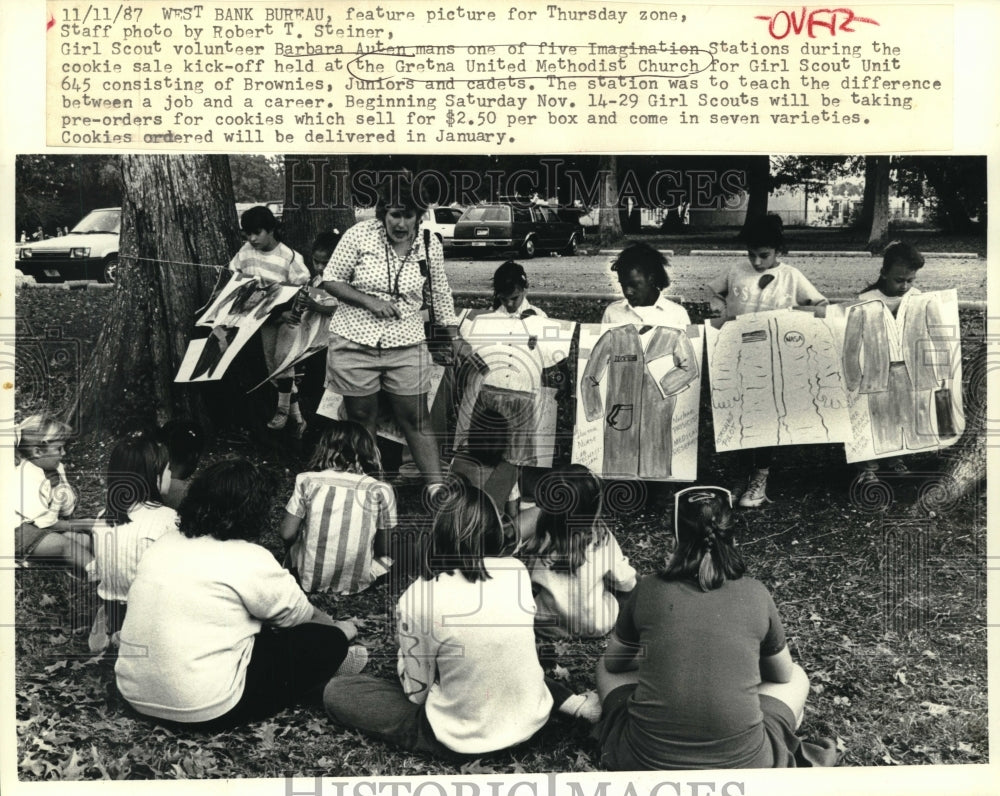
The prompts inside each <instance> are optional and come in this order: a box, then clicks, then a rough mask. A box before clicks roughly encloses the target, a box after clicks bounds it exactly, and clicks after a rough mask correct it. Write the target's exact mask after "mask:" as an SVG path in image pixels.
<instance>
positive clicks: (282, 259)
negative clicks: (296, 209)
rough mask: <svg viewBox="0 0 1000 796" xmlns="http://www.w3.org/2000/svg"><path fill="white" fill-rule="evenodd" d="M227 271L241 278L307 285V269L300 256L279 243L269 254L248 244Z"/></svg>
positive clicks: (244, 245) (238, 253) (245, 244)
mask: <svg viewBox="0 0 1000 796" xmlns="http://www.w3.org/2000/svg"><path fill="white" fill-rule="evenodd" d="M229 270H230V271H233V272H234V273H237V274H242V275H243V276H252V277H257V278H259V279H263V280H265V281H267V282H281V283H282V284H286V285H306V284H308V283H309V268H308V267H307V266H306V263H305V260H303V259H302V255H301V254H299V253H298V252H297V251H293V250H292V249H290V248H288V247H287V246H286V245H285V244H284V243H279V244H278V245H277V246H275V247H274V248H273V249H271V251H269V252H262V251H258V250H257V249H255V248H254V247H253V246H251V245H250V244H249V243H244V244H243V248H241V249H240V250H239V251H238V252H236V256H235V257H233V259H232V261H231V262H230V263H229Z"/></svg>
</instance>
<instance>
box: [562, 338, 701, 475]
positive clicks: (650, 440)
mask: <svg viewBox="0 0 1000 796" xmlns="http://www.w3.org/2000/svg"><path fill="white" fill-rule="evenodd" d="M578 372H579V373H580V374H581V375H580V379H579V390H580V404H579V406H578V409H577V425H576V433H575V436H574V440H573V460H574V461H577V462H580V463H583V464H586V465H587V466H588V467H590V468H591V469H593V470H594V471H595V472H596V473H598V474H599V475H602V476H604V477H606V478H643V479H655V480H693V479H694V478H695V476H696V473H697V458H696V455H697V437H698V434H697V427H698V394H699V387H700V384H701V380H700V372H701V330H700V328H698V327H688V328H687V329H673V328H667V327H663V326H647V327H642V328H641V329H640V328H639V327H637V326H634V325H632V324H628V325H625V326H618V327H615V328H612V329H608V330H607V331H603V327H601V326H592V325H587V326H584V327H582V328H581V335H580V364H579V369H578ZM679 401H684V407H683V411H680V407H679V405H678V402H679ZM675 410H676V411H675ZM679 442H680V443H681V444H678V443H679ZM681 453H683V462H682V463H681V466H678V464H679V463H680V462H681V459H680V458H679V454H681Z"/></svg>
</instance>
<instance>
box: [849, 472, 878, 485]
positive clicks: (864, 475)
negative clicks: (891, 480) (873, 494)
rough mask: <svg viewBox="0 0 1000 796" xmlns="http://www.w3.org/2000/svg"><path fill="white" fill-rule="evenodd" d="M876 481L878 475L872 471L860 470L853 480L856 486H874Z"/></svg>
mask: <svg viewBox="0 0 1000 796" xmlns="http://www.w3.org/2000/svg"><path fill="white" fill-rule="evenodd" d="M877 481H878V475H877V474H876V473H875V471H874V470H862V471H861V472H860V473H858V476H857V478H855V479H854V483H855V484H856V485H857V486H865V485H866V484H874V483H876V482H877Z"/></svg>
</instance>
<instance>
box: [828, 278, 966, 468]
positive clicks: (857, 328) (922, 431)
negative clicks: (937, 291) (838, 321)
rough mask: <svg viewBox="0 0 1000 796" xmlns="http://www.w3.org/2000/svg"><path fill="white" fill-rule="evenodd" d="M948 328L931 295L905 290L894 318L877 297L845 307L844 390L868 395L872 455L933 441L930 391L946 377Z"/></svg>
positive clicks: (947, 369) (943, 381) (931, 396)
mask: <svg viewBox="0 0 1000 796" xmlns="http://www.w3.org/2000/svg"><path fill="white" fill-rule="evenodd" d="M949 331H950V327H949V330H946V329H945V326H944V324H943V322H942V319H941V304H940V302H939V301H938V298H937V296H935V295H934V294H932V293H931V294H919V293H914V292H913V291H911V292H910V293H907V294H906V295H904V296H903V298H902V300H901V301H900V303H899V308H898V309H897V310H896V315H895V316H893V314H892V311H891V310H890V309H889V308H888V307H887V306H886V305H885V303H884V302H882V301H880V300H879V299H877V298H873V299H872V300H870V301H863V302H862V303H860V304H855V305H854V306H852V307H851V309H850V310H849V312H848V315H847V329H846V332H845V336H844V377H845V381H846V385H847V389H848V390H851V391H854V390H856V391H857V392H858V393H860V394H862V395H867V396H868V409H869V413H870V414H871V420H872V435H873V441H874V445H875V451H876V453H888V452H890V451H895V450H913V449H919V448H927V447H931V446H934V445H936V444H937V443H938V438H937V434H936V433H935V431H934V427H933V423H932V420H931V413H932V412H933V400H934V396H933V392H934V390H935V389H936V388H938V387H940V386H941V385H942V383H946V382H948V380H949V379H950V377H951V368H950V365H951V354H950V344H949Z"/></svg>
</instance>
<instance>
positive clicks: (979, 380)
mask: <svg viewBox="0 0 1000 796" xmlns="http://www.w3.org/2000/svg"><path fill="white" fill-rule="evenodd" d="M986 356H987V355H986V340H985V338H984V339H983V340H981V341H980V343H979V346H978V348H977V349H976V352H975V354H973V356H972V359H971V362H970V366H969V371H970V372H969V373H967V374H966V379H965V381H966V383H967V384H968V388H967V389H966V393H965V396H964V398H965V400H964V402H963V403H964V404H965V432H964V433H963V434H962V438H961V439H960V440H959V441H958V442H956V443H955V445H954V446H953V447H952V448H950V449H949V450H948V452H947V453H946V454H945V457H944V460H945V467H944V471H943V473H942V474H941V475H940V476H939V477H938V483H939V484H940V488H939V489H935V490H928V491H927V493H926V497H924V498H922V499H921V500H918V501H916V502H915V503H914V505H913V507H912V509H911V512H910V513H911V514H912V515H913V516H921V515H924V514H926V513H927V512H928V511H936V512H937V513H939V514H940V513H942V512H941V511H940V510H939V506H938V504H940V506H941V507H947V506H953V505H955V504H956V503H957V502H958V501H959V500H962V499H963V498H965V497H966V496H967V495H969V494H971V493H973V492H974V491H975V490H977V489H979V488H981V487H982V485H984V484H985V483H986V437H987V431H986V411H987V409H986V383H987V381H988V380H989V373H990V370H989V363H988V362H987V359H986Z"/></svg>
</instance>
